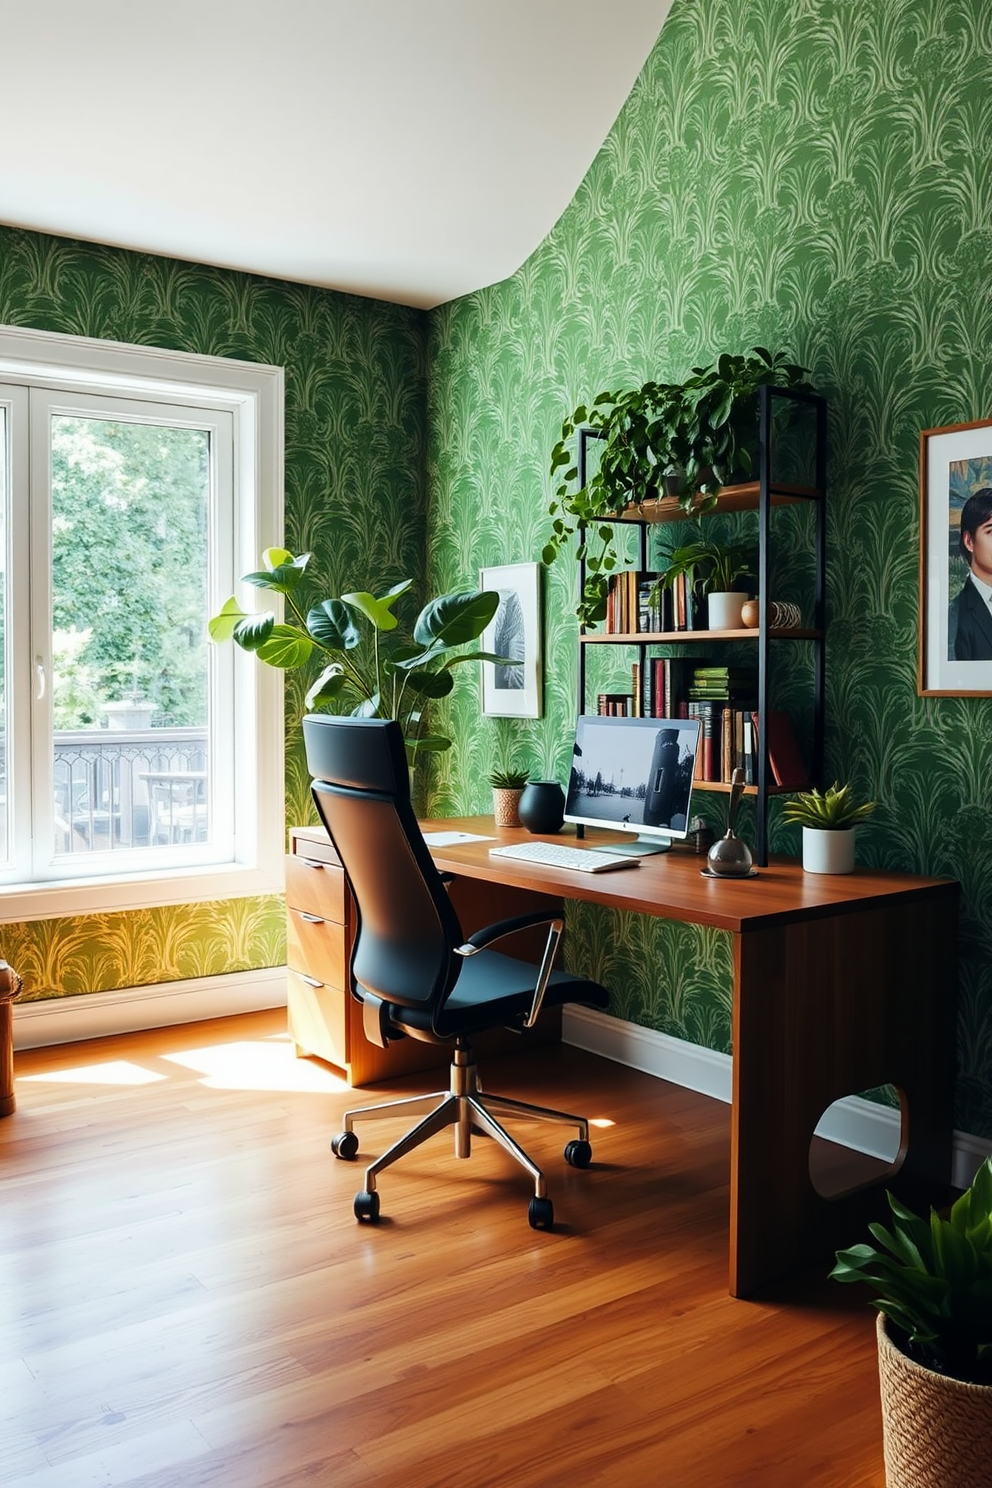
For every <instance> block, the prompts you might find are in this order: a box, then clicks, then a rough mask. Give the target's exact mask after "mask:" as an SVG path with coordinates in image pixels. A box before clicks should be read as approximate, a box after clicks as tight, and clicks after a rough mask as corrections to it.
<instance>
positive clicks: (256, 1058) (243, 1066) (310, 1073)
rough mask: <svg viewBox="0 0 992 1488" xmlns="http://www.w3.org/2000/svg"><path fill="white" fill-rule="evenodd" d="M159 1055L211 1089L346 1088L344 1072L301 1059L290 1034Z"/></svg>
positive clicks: (297, 1089)
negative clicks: (185, 1070)
mask: <svg viewBox="0 0 992 1488" xmlns="http://www.w3.org/2000/svg"><path fill="white" fill-rule="evenodd" d="M160 1058H161V1059H163V1060H165V1061H167V1062H168V1063H169V1064H178V1065H181V1066H182V1067H183V1068H184V1069H189V1070H196V1071H197V1072H198V1073H199V1074H201V1075H203V1076H204V1079H203V1080H202V1082H201V1083H202V1084H204V1085H206V1086H207V1087H208V1088H209V1089H212V1090H286V1091H302V1092H317V1093H320V1092H326V1091H332V1090H347V1089H348V1083H347V1081H346V1080H345V1079H344V1077H343V1076H342V1075H336V1074H335V1073H334V1071H333V1070H331V1069H328V1067H327V1066H326V1065H324V1064H320V1063H318V1062H317V1061H316V1060H314V1059H298V1058H297V1057H296V1051H295V1049H294V1047H293V1044H292V1041H291V1040H290V1039H288V1038H280V1039H272V1040H269V1039H266V1040H265V1041H264V1042H262V1043H250V1042H239V1043H234V1044H210V1045H207V1046H205V1047H204V1048H201V1049H185V1050H183V1051H182V1052H181V1053H178V1054H162V1055H160Z"/></svg>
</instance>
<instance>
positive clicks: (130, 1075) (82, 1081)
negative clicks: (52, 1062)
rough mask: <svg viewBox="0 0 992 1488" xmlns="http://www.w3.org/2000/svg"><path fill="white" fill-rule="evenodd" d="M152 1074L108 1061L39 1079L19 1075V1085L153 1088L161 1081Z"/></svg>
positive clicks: (125, 1063) (123, 1062) (125, 1061)
mask: <svg viewBox="0 0 992 1488" xmlns="http://www.w3.org/2000/svg"><path fill="white" fill-rule="evenodd" d="M166 1078H167V1077H166V1076H165V1075H157V1074H156V1073H155V1071H154V1070H150V1069H143V1068H142V1066H141V1065H140V1064H132V1062H131V1060H129V1059H111V1060H109V1061H107V1062H106V1063H104V1064H80V1065H77V1066H75V1067H74V1068H73V1069H60V1070H48V1071H46V1072H45V1073H44V1074H42V1075H18V1077H17V1079H18V1083H19V1084H21V1085H153V1084H155V1083H156V1082H157V1081H158V1080H164V1079H166Z"/></svg>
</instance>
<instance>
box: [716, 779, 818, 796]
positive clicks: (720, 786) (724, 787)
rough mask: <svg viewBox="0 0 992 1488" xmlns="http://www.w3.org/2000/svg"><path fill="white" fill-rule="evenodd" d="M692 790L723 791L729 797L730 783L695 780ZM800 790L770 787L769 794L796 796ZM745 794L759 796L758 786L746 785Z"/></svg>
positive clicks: (727, 781)
mask: <svg viewBox="0 0 992 1488" xmlns="http://www.w3.org/2000/svg"><path fill="white" fill-rule="evenodd" d="M692 788H693V790H694V791H721V792H723V793H724V794H725V795H729V793H730V782H729V780H694V781H693V782H692ZM798 789H799V787H798V786H791V785H769V787H768V794H769V795H770V796H794V795H795V794H796V791H797V790H798ZM744 794H745V795H746V796H756V795H757V794H758V787H757V786H756V785H746V786H745V787H744Z"/></svg>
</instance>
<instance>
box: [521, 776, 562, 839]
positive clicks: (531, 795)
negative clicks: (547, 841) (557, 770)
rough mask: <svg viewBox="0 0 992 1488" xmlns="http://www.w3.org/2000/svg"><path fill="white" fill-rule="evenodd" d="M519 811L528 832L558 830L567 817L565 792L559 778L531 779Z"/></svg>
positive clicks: (545, 832)
mask: <svg viewBox="0 0 992 1488" xmlns="http://www.w3.org/2000/svg"><path fill="white" fill-rule="evenodd" d="M517 811H518V814H519V816H520V820H521V822H522V824H523V825H524V826H525V827H526V828H527V830H528V832H541V833H544V834H547V833H548V832H558V831H560V830H561V824H562V822H563V821H564V819H565V792H564V791H563V790H562V788H561V786H560V785H559V784H558V782H557V780H531V781H529V782H528V783H527V785H525V786H524V789H523V795H522V796H521V797H520V804H519V806H518V807H517Z"/></svg>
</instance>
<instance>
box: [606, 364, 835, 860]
mask: <svg viewBox="0 0 992 1488" xmlns="http://www.w3.org/2000/svg"><path fill="white" fill-rule="evenodd" d="M777 399H784V400H788V401H789V402H791V403H793V404H794V405H796V406H797V407H801V406H806V407H807V408H808V410H809V414H810V415H811V416H812V418H813V420H814V434H813V438H814V445H813V460H812V465H813V484H812V485H811V486H809V485H796V484H790V483H786V482H783V481H777V480H776V479H775V478H774V475H773V471H772V464H773V445H774V441H773V416H774V411H775V402H776V400H777ZM826 433H827V406H826V400H825V399H824V398H822V397H821V396H820V395H819V394H817V393H807V392H800V391H798V390H795V389H791V388H775V387H763V388H761V389H760V390H759V447H758V476H757V479H756V480H754V481H749V482H748V483H747V484H745V485H740V486H726V487H724V489H723V490H722V491H721V492H720V494H719V496H718V498H717V504H716V507H715V508H714V509H713V511H712V512H711V513H707V514H704V515H703V516H702V517H701V518H700V520H702V521H705V520H706V518H707V516H709V515H713V516H715V515H717V514H719V513H721V512H723V513H727V512H740V511H754V512H757V517H758V575H757V577H758V625H757V628H756V629H754V630H730V631H719V630H692V631H689V630H681V631H658V632H650V633H648V632H636V633H629V634H616V633H609V634H603V633H599V632H589V631H587V630H586V629H585V628H584V627H583V628H582V629H580V632H579V657H578V709H579V712H580V713H583V712H585V711H586V702H587V696H586V694H587V681H586V676H587V668H586V656H587V651H588V647H589V645H627V646H632V647H635V648H636V649H637V652H638V654H639V658H640V662H641V670H642V674H643V670H644V667H645V665H646V662H647V656H648V651H649V649H650V648H655V647H658V646H665V645H686V644H699V645H703V644H705V645H706V646H713V645H714V644H716V645H720V644H724V643H727V642H731V641H738V642H739V641H746V642H750V643H752V644H754V645H755V646H756V649H757V677H758V696H757V703H758V707H757V712H758V716H759V718H767V716H768V709H769V708H770V707H771V706H772V705H773V699H772V697H771V687H770V682H769V670H770V667H769V662H770V652H771V648H772V646H773V645H775V646H778V645H788V644H789V643H790V642H793V643H794V642H796V641H808V642H811V643H812V677H811V688H812V709H811V729H810V740H809V773H810V778H811V780H812V781H813V783H814V784H815V785H818V786H820V787H822V784H823V764H824V758H823V734H824V697H825V680H826V665H825V660H826V659H825V639H826V637H825V626H826V484H827V454H826V444H827V439H826ZM598 437H599V436H598V435H597V434H596V433H595V431H593V430H589V429H581V430H580V431H579V440H578V450H577V459H578V477H579V484H580V486H581V485H585V483H586V475H587V470H588V447H589V442H590V440H594V439H596V438H598ZM796 502H805V503H812V504H813V507H814V512H815V516H814V524H813V526H814V535H813V545H814V552H813V563H814V571H813V616H812V621H813V623H812V625H811V626H809V627H806V626H803V627H796V628H789V629H785V628H780V627H775V628H773V627H772V626H771V625H770V623H769V605H770V599H769V588H770V575H771V568H770V555H771V551H772V544H773V541H774V538H773V533H772V511H773V509H774V508H775V507H777V506H782V505H790V504H794V503H796ZM694 517H695V514H694V513H692V512H685V511H683V510H682V508H681V507H680V506H679V504H678V501H677V500H676V499H675V498H674V497H664V498H661V499H659V500H658V501H651V502H645V503H643V505H642V506H640V507H631V508H629V509H628V511H626V512H625V513H623V514H622V515H620V516H617V517H616V518H613V519H612V520H615V521H618V522H627V523H634V524H636V526H637V527H638V540H637V566H638V569H640V570H646V569H647V568H648V533H649V531H650V528H651V527H652V526H653V525H655V524H657V523H659V522H671V521H684V520H685V519H686V518H694ZM585 580H586V566H585V562H584V560H580V563H579V586H580V593H581V592H582V591H583V589H584V586H585ZM759 732H760V737H759V740H758V753H757V761H756V764H757V769H756V780H755V784H754V785H753V786H748V787H747V788H746V793H747V794H748V795H750V796H752V797H754V800H755V824H756V825H755V836H756V841H755V862H756V863H758V864H759V865H760V866H764V865H766V864H767V862H768V803H769V799H770V797H771V796H772V795H774V794H776V793H779V788H778V787H777V786H776V785H775V784H774V782H773V780H772V772H771V766H770V763H769V759H768V737H767V735H768V731H767V729H761V730H760V731H759ZM696 788H697V789H698V790H708V791H722V792H727V791H729V789H730V787H729V785H727V784H725V783H722V782H711V781H699V782H697V786H696Z"/></svg>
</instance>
